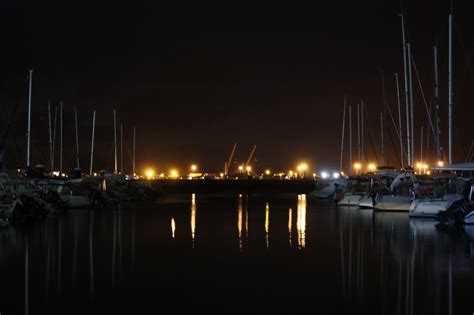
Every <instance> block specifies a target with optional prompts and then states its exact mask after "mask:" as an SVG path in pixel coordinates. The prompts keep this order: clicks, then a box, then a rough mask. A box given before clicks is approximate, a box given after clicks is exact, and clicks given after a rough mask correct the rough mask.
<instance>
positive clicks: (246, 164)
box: [244, 144, 257, 169]
mask: <svg viewBox="0 0 474 315" xmlns="http://www.w3.org/2000/svg"><path fill="white" fill-rule="evenodd" d="M256 149H257V145H256V144H254V145H253V148H252V151H250V155H249V158H248V159H247V162H245V165H244V168H245V169H247V166H249V164H250V161H252V159H253V157H254V155H255V150H256Z"/></svg>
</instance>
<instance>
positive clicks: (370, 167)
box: [367, 163, 377, 172]
mask: <svg viewBox="0 0 474 315" xmlns="http://www.w3.org/2000/svg"><path fill="white" fill-rule="evenodd" d="M367 169H368V170H369V172H375V170H376V169H377V165H375V164H374V163H369V165H367Z"/></svg>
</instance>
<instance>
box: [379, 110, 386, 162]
mask: <svg viewBox="0 0 474 315" xmlns="http://www.w3.org/2000/svg"><path fill="white" fill-rule="evenodd" d="M383 118H384V117H383V112H380V140H381V141H380V142H381V143H382V165H385V164H384V158H383V156H384V153H385V152H384V147H383V144H384V142H385V141H384V140H385V139H384V125H383Z"/></svg>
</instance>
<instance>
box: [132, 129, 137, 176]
mask: <svg viewBox="0 0 474 315" xmlns="http://www.w3.org/2000/svg"><path fill="white" fill-rule="evenodd" d="M135 145H136V132H135V126H133V163H132V164H133V165H132V168H133V170H132V174H133V176H135V174H136V172H135V162H136V155H135V154H136V151H135Z"/></svg>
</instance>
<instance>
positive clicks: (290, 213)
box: [288, 208, 293, 247]
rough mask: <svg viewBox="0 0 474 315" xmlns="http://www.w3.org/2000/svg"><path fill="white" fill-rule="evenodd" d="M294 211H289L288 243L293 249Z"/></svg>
mask: <svg viewBox="0 0 474 315" xmlns="http://www.w3.org/2000/svg"><path fill="white" fill-rule="evenodd" d="M292 216H293V210H292V209H291V208H290V209H288V242H289V243H290V247H291V232H292V231H291V230H292V229H293V222H292Z"/></svg>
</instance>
